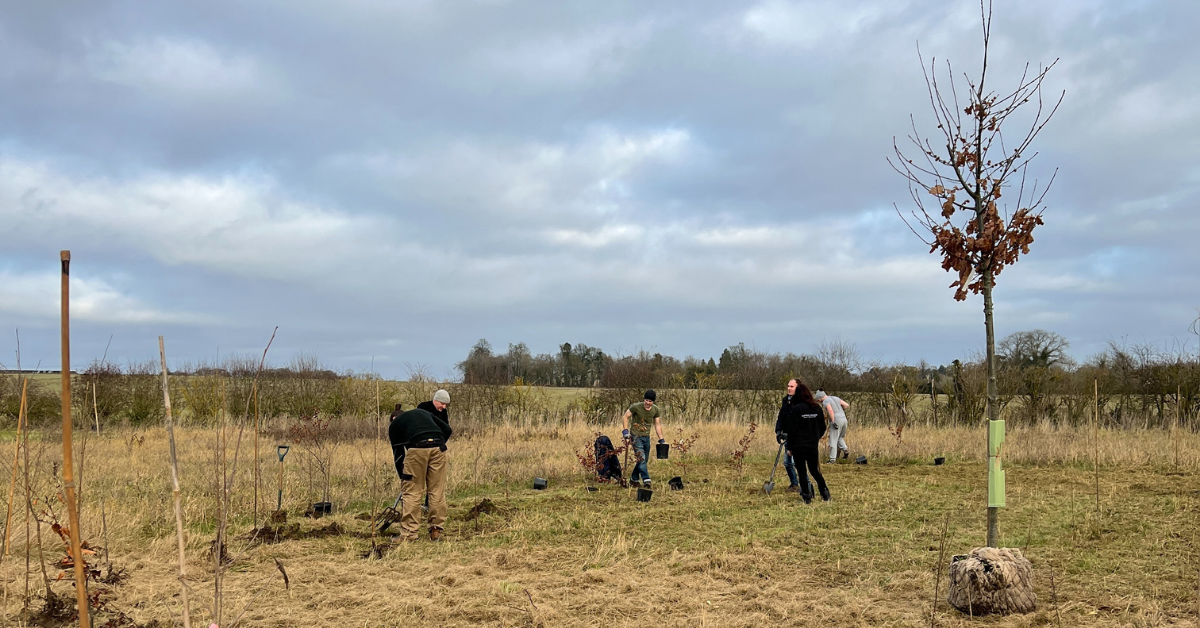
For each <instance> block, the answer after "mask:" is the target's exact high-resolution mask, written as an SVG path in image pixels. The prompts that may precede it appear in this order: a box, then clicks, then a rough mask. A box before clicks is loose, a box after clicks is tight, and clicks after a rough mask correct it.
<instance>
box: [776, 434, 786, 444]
mask: <svg viewBox="0 0 1200 628" xmlns="http://www.w3.org/2000/svg"><path fill="white" fill-rule="evenodd" d="M775 442H777V443H786V442H787V432H775Z"/></svg>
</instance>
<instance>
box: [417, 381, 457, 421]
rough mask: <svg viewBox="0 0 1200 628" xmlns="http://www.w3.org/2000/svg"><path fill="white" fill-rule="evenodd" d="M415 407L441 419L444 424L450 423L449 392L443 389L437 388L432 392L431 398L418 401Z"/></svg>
mask: <svg viewBox="0 0 1200 628" xmlns="http://www.w3.org/2000/svg"><path fill="white" fill-rule="evenodd" d="M417 408H419V409H421V410H424V411H426V412H428V413H429V414H432V415H433V416H435V417H437V418H439V419H441V420H442V422H443V423H445V424H446V425H450V410H449V408H450V393H448V392H446V391H445V390H441V389H439V390H438V391H437V392H435V393H433V399H430V400H429V401H422V402H421V403H418V404H417Z"/></svg>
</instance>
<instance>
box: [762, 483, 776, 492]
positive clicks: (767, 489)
mask: <svg viewBox="0 0 1200 628" xmlns="http://www.w3.org/2000/svg"><path fill="white" fill-rule="evenodd" d="M773 490H775V483H774V482H767V483H766V484H763V492H764V493H766V494H767V495H770V494H771V491H773Z"/></svg>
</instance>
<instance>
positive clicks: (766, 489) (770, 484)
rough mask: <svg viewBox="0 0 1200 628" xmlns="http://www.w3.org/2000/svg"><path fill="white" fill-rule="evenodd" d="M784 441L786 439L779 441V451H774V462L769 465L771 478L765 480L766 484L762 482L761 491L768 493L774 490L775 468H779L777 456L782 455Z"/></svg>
mask: <svg viewBox="0 0 1200 628" xmlns="http://www.w3.org/2000/svg"><path fill="white" fill-rule="evenodd" d="M785 443H786V441H785V442H784V443H779V451H778V452H776V453H775V464H773V465H771V479H769V480H767V483H766V484H763V492H764V493H766V494H767V495H770V494H771V491H773V490H775V469H777V468H779V457H780V456H782V455H783V445H784V444H785Z"/></svg>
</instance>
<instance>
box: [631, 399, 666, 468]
mask: <svg viewBox="0 0 1200 628" xmlns="http://www.w3.org/2000/svg"><path fill="white" fill-rule="evenodd" d="M657 397H658V395H657V394H655V392H654V391H653V390H647V391H646V394H645V395H643V398H642V402H641V403H635V404H633V405H631V406H629V409H628V410H626V411H625V415H624V416H622V417H621V426H622V430H621V436H622V437H623V438H624V439H625V443H626V444H627V445H633V451H634V453H636V454H637V458H638V460H637V464H635V465H634V466H633V475H632V477H630V479H629V482H630V484H632V485H633V486H641V482H642V480H645V483H646V488H650V470H649V469H648V468H647V463H648V462H649V460H650V426H651V425H653V426H654V430H655V431H656V432H658V442H659V443H665V442H667V441H666V440H664V439H663V431H662V421H661V417H662V412H660V411H659V410H658V408H657V407H656V406H655V405H654V400H655V399H656V398H657ZM631 420H632V423H631V422H630V421H631Z"/></svg>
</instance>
